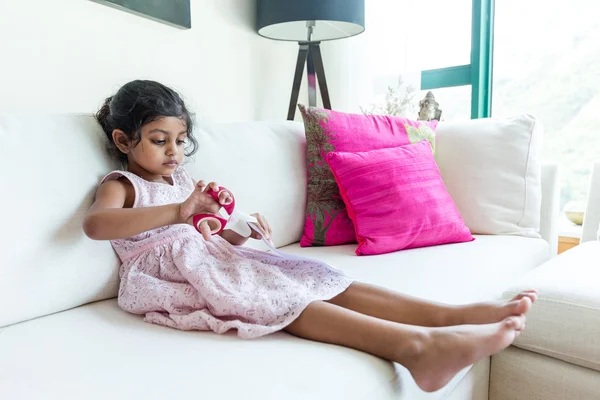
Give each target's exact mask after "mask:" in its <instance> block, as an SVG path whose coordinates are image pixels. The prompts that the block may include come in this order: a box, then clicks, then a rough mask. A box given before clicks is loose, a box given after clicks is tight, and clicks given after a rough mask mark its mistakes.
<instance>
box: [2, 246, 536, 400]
mask: <svg viewBox="0 0 600 400" xmlns="http://www.w3.org/2000/svg"><path fill="white" fill-rule="evenodd" d="M354 247H355V245H345V246H336V247H321V248H316V247H311V248H301V247H300V246H299V244H294V245H292V246H287V247H285V248H284V250H285V251H288V252H290V253H297V254H302V255H305V256H313V257H316V256H318V257H320V258H322V259H324V260H325V261H328V262H330V263H332V264H333V265H336V266H338V267H340V268H342V269H343V270H345V271H346V272H347V273H348V274H351V275H353V276H356V277H358V278H360V279H362V280H364V281H366V282H370V283H374V284H379V285H383V286H386V287H389V288H392V289H397V290H401V291H403V292H406V293H408V294H412V295H416V296H422V297H426V298H429V299H431V300H436V301H445V302H449V303H464V302H472V301H477V300H484V299H486V300H487V299H492V298H496V297H498V296H499V295H500V293H501V292H502V290H503V289H504V288H505V287H506V286H507V285H508V282H510V280H512V279H514V277H515V276H518V275H520V274H523V273H525V272H526V271H528V270H530V269H532V268H535V266H536V265H538V264H540V263H541V262H543V261H544V260H545V259H547V257H548V248H547V247H548V245H547V243H546V242H544V241H543V240H539V239H529V238H522V237H495V238H494V237H484V236H482V237H478V238H477V240H476V241H474V242H469V243H463V244H452V245H445V246H436V247H429V248H427V249H414V250H405V251H400V252H396V253H389V254H386V255H381V256H375V257H370V258H365V257H357V256H356V255H354ZM365 260H369V261H370V262H365ZM0 338H1V340H0V354H2V357H0V398H2V399H5V398H6V399H15V398H19V399H26V400H27V399H38V398H43V399H46V400H55V399H65V398H79V397H84V398H86V399H98V400H100V399H102V400H103V399H107V398H110V399H113V400H121V399H130V398H143V399H147V400H152V399H157V400H159V399H164V398H165V397H167V396H172V394H173V393H176V394H177V395H178V396H179V397H186V396H189V397H197V396H201V397H202V398H217V397H219V395H222V394H223V391H224V388H226V390H227V395H228V397H231V398H249V399H254V398H261V399H290V400H295V399H378V400H380V399H397V400H398V399H399V400H415V399H416V400H418V399H428V400H437V399H448V398H465V395H464V393H465V392H469V388H468V387H467V388H464V387H463V388H462V389H461V390H462V391H461V392H460V393H462V394H463V397H461V395H460V394H459V395H457V396H458V397H453V394H452V393H451V392H453V390H454V388H456V387H457V386H458V385H459V384H460V383H461V380H463V379H465V376H466V375H467V374H471V371H472V369H470V368H466V369H464V370H463V371H461V372H460V373H459V374H458V375H457V376H456V377H455V378H454V379H453V380H452V381H451V382H450V383H449V384H448V386H447V387H445V388H443V389H441V390H439V391H438V392H435V393H431V394H425V393H423V392H421V391H420V390H419V389H418V387H417V386H416V384H415V383H414V381H413V380H412V378H411V377H410V374H409V373H408V371H407V370H406V369H405V368H403V367H401V366H399V365H397V364H392V363H388V362H386V361H383V360H381V359H379V358H376V357H372V356H370V355H367V354H365V353H362V352H359V351H355V350H351V349H348V348H344V347H341V346H332V345H327V344H323V343H318V342H313V341H308V340H302V339H298V338H295V337H293V336H291V335H288V334H286V333H284V332H279V333H275V334H272V335H268V336H265V337H263V338H259V339H255V340H241V339H239V338H237V337H236V336H235V333H233V332H232V333H230V334H226V335H221V336H219V335H216V334H213V333H210V332H183V331H178V330H174V329H170V328H165V327H162V326H156V325H150V324H147V323H144V322H143V321H142V317H140V316H135V315H131V314H127V313H125V312H124V311H122V310H120V309H119V308H118V307H117V304H116V301H115V300H107V301H102V302H97V303H93V304H89V305H86V306H82V307H78V308H75V309H72V310H68V311H64V312H61V313H57V314H53V315H49V316H46V317H43V318H39V319H35V320H32V321H27V322H24V323H20V324H17V325H13V326H10V327H6V328H3V329H0ZM487 363H488V360H487V359H486V360H483V364H482V367H483V370H482V371H483V373H484V376H485V377H487V376H488V375H487V373H486V372H487ZM479 375H480V374H479ZM479 375H477V376H479ZM485 377H481V376H479V378H476V377H471V378H476V379H477V380H478V381H480V380H481V379H487V378H485ZM471 382H473V381H471ZM481 385H482V384H481V383H477V384H475V382H474V385H473V386H474V387H479V388H480V389H478V393H480V392H481V391H482V390H481ZM484 392H485V390H484ZM478 398H479V397H478Z"/></svg>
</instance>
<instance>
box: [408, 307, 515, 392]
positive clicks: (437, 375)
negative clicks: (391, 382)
mask: <svg viewBox="0 0 600 400" xmlns="http://www.w3.org/2000/svg"><path fill="white" fill-rule="evenodd" d="M524 327H525V316H512V317H508V318H506V319H504V320H503V321H501V322H497V323H494V324H486V325H461V326H450V327H443V328H426V329H425V330H424V334H423V338H422V340H421V341H419V342H420V343H419V345H418V346H416V349H417V350H416V354H415V356H414V357H409V358H408V360H409V361H408V362H406V358H404V361H405V362H404V366H405V367H406V368H408V370H409V371H410V373H411V374H412V376H413V379H414V380H415V382H416V383H417V385H418V386H419V387H420V388H421V389H422V390H424V391H426V392H434V391H436V390H439V389H441V388H442V387H444V386H445V385H446V384H447V383H448V382H450V380H451V379H452V378H453V377H454V375H456V374H457V373H458V372H459V371H461V370H462V369H463V368H465V367H467V366H469V365H472V364H474V363H476V362H477V361H479V360H481V359H482V358H484V357H489V356H491V355H492V354H495V353H497V352H499V351H501V350H503V349H505V348H506V347H508V346H509V345H510V344H511V343H512V342H513V341H514V340H515V338H516V337H517V335H518V334H519V332H520V331H521V330H522V329H524Z"/></svg>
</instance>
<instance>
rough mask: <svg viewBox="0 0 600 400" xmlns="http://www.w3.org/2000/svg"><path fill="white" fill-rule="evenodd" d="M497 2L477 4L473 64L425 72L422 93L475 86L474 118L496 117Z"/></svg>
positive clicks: (478, 0) (477, 0) (484, 0)
mask: <svg viewBox="0 0 600 400" xmlns="http://www.w3.org/2000/svg"><path fill="white" fill-rule="evenodd" d="M494 1H495V0H473V10H472V18H471V63H470V64H467V65H457V66H452V67H446V68H438V69H429V70H425V71H421V90H431V89H439V88H445V87H453V86H465V85H471V118H473V119H475V118H487V117H490V116H491V114H492V73H493V70H492V67H493V56H494V53H493V51H494Z"/></svg>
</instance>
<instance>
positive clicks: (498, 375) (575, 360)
mask: <svg viewBox="0 0 600 400" xmlns="http://www.w3.org/2000/svg"><path fill="white" fill-rule="evenodd" d="M598 260H600V242H597V241H593V242H586V243H583V244H580V245H579V246H577V247H575V248H573V249H570V250H568V251H566V252H564V253H561V254H560V255H559V256H558V257H554V258H552V259H551V260H550V261H548V262H546V263H545V264H543V265H541V266H539V267H538V268H536V269H535V270H533V271H531V272H530V273H529V274H526V275H525V276H523V277H522V278H521V279H519V280H518V281H517V282H515V283H514V284H513V285H512V286H511V287H510V288H509V289H507V290H506V292H505V294H504V297H506V298H508V297H510V296H512V295H513V294H514V293H516V292H518V291H519V290H521V289H523V288H524V287H530V286H532V285H533V286H535V287H536V288H537V289H538V291H539V297H538V300H537V302H536V304H535V307H533V308H532V309H531V311H530V312H529V314H528V316H527V328H526V329H525V330H524V331H523V333H522V334H521V335H519V337H518V338H517V340H516V341H515V343H514V344H513V346H511V347H510V348H509V349H508V350H507V351H505V352H502V353H500V354H497V355H494V356H493V357H492V373H491V381H492V383H491V388H490V400H525V399H532V398H540V399H545V400H546V399H547V400H563V399H598V398H600V340H599V338H600V292H599V291H598V288H599V282H600V268H599V267H600V263H599V261H598Z"/></svg>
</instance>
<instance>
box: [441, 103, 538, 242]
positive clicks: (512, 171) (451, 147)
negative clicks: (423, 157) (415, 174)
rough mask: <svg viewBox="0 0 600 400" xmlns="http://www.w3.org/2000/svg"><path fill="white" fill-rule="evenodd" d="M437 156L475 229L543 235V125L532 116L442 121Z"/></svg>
mask: <svg viewBox="0 0 600 400" xmlns="http://www.w3.org/2000/svg"><path fill="white" fill-rule="evenodd" d="M436 141H437V147H436V149H437V150H436V153H435V158H436V161H437V163H438V166H439V168H440V171H441V173H442V178H443V179H444V183H445V184H446V188H447V189H448V192H449V193H450V195H451V196H452V198H453V199H454V202H455V203H456V206H457V207H458V209H459V210H460V213H461V215H462V216H463V219H464V220H465V223H466V225H467V226H468V227H469V229H470V230H471V232H472V233H475V234H488V235H505V234H506V235H521V236H528V237H540V235H539V230H540V209H541V201H542V192H541V160H540V156H541V154H540V152H541V144H542V143H541V141H542V127H541V125H540V123H539V122H538V121H537V120H536V119H535V118H534V117H532V116H531V115H528V114H523V115H518V116H515V117H512V118H481V119H475V120H469V121H457V122H440V123H439V125H438V128H437V130H436Z"/></svg>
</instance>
